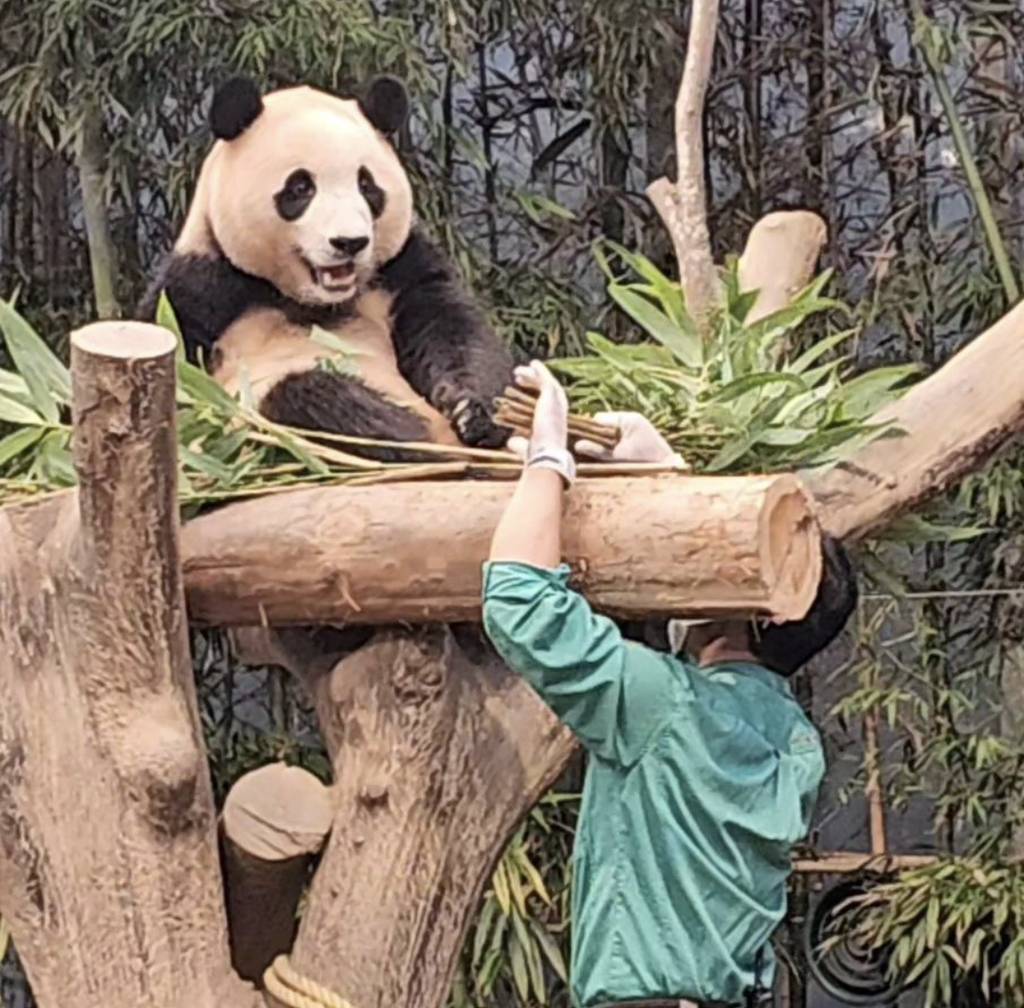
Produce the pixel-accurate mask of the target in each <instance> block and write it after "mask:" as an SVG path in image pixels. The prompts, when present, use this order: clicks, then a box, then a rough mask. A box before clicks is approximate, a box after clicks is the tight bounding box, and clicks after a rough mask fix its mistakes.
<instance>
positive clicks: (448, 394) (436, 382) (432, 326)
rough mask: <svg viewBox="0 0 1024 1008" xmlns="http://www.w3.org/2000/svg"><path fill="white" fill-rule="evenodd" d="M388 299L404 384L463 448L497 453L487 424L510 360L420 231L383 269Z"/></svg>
mask: <svg viewBox="0 0 1024 1008" xmlns="http://www.w3.org/2000/svg"><path fill="white" fill-rule="evenodd" d="M381 280H382V285H383V287H384V289H385V290H386V291H388V292H389V293H390V294H391V295H392V296H393V298H394V300H393V302H392V306H391V315H392V327H393V328H392V338H393V340H394V344H395V353H396V356H397V358H398V368H399V370H400V371H401V372H402V374H403V375H404V376H405V379H406V381H408V382H409V384H410V385H411V386H412V387H413V388H414V389H415V390H416V391H417V392H418V393H419V394H420V395H422V396H423V397H424V398H425V399H427V401H428V402H429V403H430V404H431V405H432V406H433V407H434V408H435V409H436V410H438V411H439V412H440V413H442V414H443V415H444V416H445V417H446V418H448V419H449V420H450V421H452V423H453V425H454V427H455V429H456V431H457V432H458V434H459V437H460V439H461V440H462V441H463V443H464V444H467V445H473V446H484V447H490V448H498V447H501V446H502V445H503V444H504V443H505V440H506V439H507V438H508V436H509V434H510V433H511V431H509V430H507V429H506V428H504V427H498V426H496V425H495V423H494V421H493V415H494V400H495V398H496V397H497V396H499V395H501V393H502V391H503V390H504V389H505V387H506V386H507V385H508V384H509V382H510V381H511V380H512V355H511V353H510V352H509V350H508V348H507V347H506V346H505V345H504V344H503V343H502V342H501V340H500V339H498V337H497V335H495V333H494V332H493V330H492V329H491V328H490V326H489V325H488V324H487V319H486V318H485V317H484V313H483V312H482V311H481V310H480V309H479V308H478V307H477V306H476V305H475V304H474V303H473V301H472V300H471V299H470V298H469V296H468V295H467V293H466V292H465V290H464V289H463V287H462V285H461V284H460V282H459V279H458V277H457V276H456V274H455V270H454V268H453V266H452V265H451V264H450V263H449V261H448V259H447V257H446V256H445V255H444V254H443V253H442V252H441V250H440V249H438V248H437V247H436V246H435V245H434V244H433V243H432V242H431V241H429V240H428V239H427V238H426V237H425V236H424V235H423V234H422V233H421V232H420V231H419V230H418V229H416V230H413V232H412V234H411V235H410V236H409V240H408V241H407V242H406V244H405V246H404V248H403V249H402V251H401V252H400V253H399V254H398V255H397V256H396V257H395V258H394V259H392V260H391V261H390V262H389V263H387V264H386V265H385V266H384V267H383V269H382V270H381Z"/></svg>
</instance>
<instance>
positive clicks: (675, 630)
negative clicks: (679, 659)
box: [667, 619, 713, 655]
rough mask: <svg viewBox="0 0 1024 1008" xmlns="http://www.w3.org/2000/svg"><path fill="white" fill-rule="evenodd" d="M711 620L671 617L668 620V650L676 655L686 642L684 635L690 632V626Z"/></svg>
mask: <svg viewBox="0 0 1024 1008" xmlns="http://www.w3.org/2000/svg"><path fill="white" fill-rule="evenodd" d="M711 622H713V620H709V619H673V620H669V621H668V628H667V629H668V649H669V651H670V652H671V653H672V654H674V655H677V654H679V652H680V651H682V650H683V645H684V644H685V643H686V636H687V634H688V633H689V632H690V627H695V626H706V625H707V624H708V623H711Z"/></svg>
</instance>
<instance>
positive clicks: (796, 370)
mask: <svg viewBox="0 0 1024 1008" xmlns="http://www.w3.org/2000/svg"><path fill="white" fill-rule="evenodd" d="M855 334H856V331H855V330H853V329H844V330H842V331H841V332H837V333H833V334H832V335H831V336H826V337H825V339H823V340H819V341H818V342H817V343H815V344H814V346H812V347H811V348H810V349H809V350H806V351H804V353H802V354H801V355H800V356H799V357H797V359H796V360H795V361H793V363H792V364H790V365H789V366H788V368H787V369H786V370H788V371H790V372H792V373H793V374H802V373H803V372H804V371H806V370H807V369H808V368H809V367H810V366H811V365H812V364H813V363H814V362H815V361H816V360H818V358H819V357H822V356H823V355H824V354H827V353H828V352H829V351H830V350H832V349H834V348H835V347H837V346H839V344H840V343H845V342H846V341H847V340H849V339H852V338H853V336H854V335H855Z"/></svg>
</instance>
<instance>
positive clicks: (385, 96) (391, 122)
mask: <svg viewBox="0 0 1024 1008" xmlns="http://www.w3.org/2000/svg"><path fill="white" fill-rule="evenodd" d="M359 107H360V109H362V112H363V115H364V116H366V118H367V119H369V120H370V123H371V124H372V125H373V127H374V128H375V129H378V130H380V131H381V133H384V134H386V135H390V134H392V133H397V132H398V131H399V130H400V129H401V128H402V127H403V126H404V125H405V120H406V119H408V118H409V95H408V92H407V91H406V90H405V85H404V84H403V83H402V82H401V81H400V80H399V79H398V78H397V77H375V78H374V79H373V80H372V81H370V83H369V85H368V86H367V87H366V88H365V89H364V90H363V93H362V94H361V95H360V97H359Z"/></svg>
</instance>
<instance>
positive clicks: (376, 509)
mask: <svg viewBox="0 0 1024 1008" xmlns="http://www.w3.org/2000/svg"><path fill="white" fill-rule="evenodd" d="M512 492H513V488H512V487H511V486H509V485H507V484H504V483H485V482H465V483H404V484H402V483H395V484H387V485H380V486H367V487H336V488H323V489H315V490H303V491H297V492H295V493H288V494H281V495H277V496H274V497H271V498H267V499H264V500H256V501H247V502H245V503H241V504H235V505H232V506H230V507H226V508H223V509H221V510H220V511H217V512H214V513H212V514H209V515H206V516H204V517H201V518H198V519H196V520H195V521H193V522H190V523H189V524H188V525H186V526H185V529H184V532H183V553H184V572H185V584H186V591H187V594H188V604H189V611H190V614H191V616H192V618H193V619H194V620H195V621H197V622H200V623H206V624H212V625H220V626H244V625H250V626H254V625H262V624H267V625H271V626H274V625H277V626H284V625H301V624H316V623H332V622H347V623H362V624H384V623H395V622H400V621H408V622H414V623H419V622H444V623H453V622H462V621H478V620H479V619H480V591H481V580H482V574H481V571H482V565H483V562H484V560H485V559H486V557H487V554H488V550H489V547H490V540H491V535H492V533H493V530H494V528H495V526H496V525H497V522H498V519H499V518H500V516H501V513H502V511H503V510H504V508H505V506H506V504H507V503H508V499H509V496H510V495H511V493H512ZM819 541H820V537H819V533H818V528H817V525H816V522H815V518H814V508H813V502H812V501H811V499H810V497H809V495H808V494H807V493H806V491H805V490H804V489H803V487H802V485H801V484H800V482H799V481H798V480H797V479H796V478H795V477H793V476H790V475H781V476H742V477H694V476H650V477H643V478H605V479H593V480H590V479H587V480H581V481H579V482H578V483H577V484H576V486H575V487H574V488H573V490H572V491H571V493H570V494H569V495H568V498H567V503H566V515H565V520H564V547H563V554H564V556H565V558H566V561H567V562H568V563H569V564H570V565H571V566H572V567H573V568H574V570H575V572H576V580H577V584H578V585H579V587H580V588H581V590H582V591H583V592H584V593H585V594H586V596H587V598H588V599H590V601H591V602H592V603H593V604H594V605H595V606H596V607H597V608H599V609H602V610H604V611H606V612H609V613H611V614H613V615H616V616H621V617H625V618H641V619H643V618H647V617H651V616H680V615H693V616H736V617H742V616H748V615H752V614H758V615H765V616H772V617H778V618H780V619H799V618H800V617H801V616H803V615H804V614H805V613H806V611H807V609H808V607H809V606H810V604H811V602H812V601H813V599H814V595H815V592H816V590H817V586H818V579H819V577H820V573H821V569H820V555H819Z"/></svg>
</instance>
